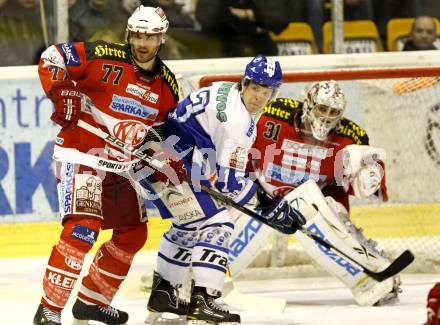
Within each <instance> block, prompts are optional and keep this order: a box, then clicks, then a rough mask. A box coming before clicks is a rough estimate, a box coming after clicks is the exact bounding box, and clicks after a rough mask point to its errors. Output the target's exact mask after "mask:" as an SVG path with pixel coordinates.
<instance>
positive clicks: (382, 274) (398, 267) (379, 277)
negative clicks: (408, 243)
mask: <svg viewBox="0 0 440 325" xmlns="http://www.w3.org/2000/svg"><path fill="white" fill-rule="evenodd" d="M77 125H78V126H79V127H81V128H83V129H84V130H87V131H89V132H91V133H93V134H95V135H97V136H98V137H100V138H101V139H103V140H104V141H106V142H108V143H109V144H111V145H113V146H115V147H118V148H120V149H122V150H124V151H125V152H127V153H130V154H132V155H134V156H136V157H137V158H139V159H141V160H144V161H146V162H147V163H148V164H150V165H151V166H153V167H155V168H157V169H161V168H162V167H163V166H164V163H162V162H161V161H159V160H157V159H152V158H151V157H150V156H149V155H148V154H147V153H143V152H142V151H140V150H138V149H136V148H134V147H133V146H131V145H128V144H126V143H125V142H123V141H121V140H119V139H118V138H116V137H115V136H112V135H110V134H108V133H106V132H104V131H103V130H101V129H100V128H97V127H95V126H93V125H91V124H89V123H87V122H85V121H83V120H79V121H78V124H77ZM186 181H187V182H188V184H190V185H192V186H194V185H193V183H192V181H191V179H190V178H189V177H187V178H186ZM199 188H200V189H201V190H202V191H205V192H207V193H208V194H210V195H211V196H212V197H213V198H215V199H217V200H218V201H220V202H222V203H224V204H226V205H229V206H231V207H233V208H235V209H237V210H239V211H241V212H243V213H245V214H247V215H248V216H250V217H252V218H255V219H257V220H258V221H260V222H262V223H264V224H266V225H268V226H269V227H271V225H270V224H269V223H268V222H267V220H266V219H265V218H264V217H262V216H261V215H259V214H258V213H256V212H255V211H253V210H251V209H248V208H246V207H244V206H241V205H239V204H238V203H236V202H234V201H233V200H232V199H231V198H229V197H227V196H225V195H223V194H221V193H220V192H217V191H215V190H214V189H212V188H209V187H206V186H200V187H199ZM310 210H313V212H312V211H307V213H317V212H319V210H318V207H317V206H316V205H313V206H312V207H310ZM299 231H301V232H302V233H304V234H305V235H306V236H308V237H310V238H311V239H313V240H314V241H315V242H316V243H318V244H319V245H322V246H324V247H326V248H328V249H331V250H333V251H335V252H337V253H338V254H340V255H342V256H344V257H345V258H347V259H349V260H350V261H352V262H354V263H356V265H358V266H359V267H360V268H362V271H363V272H364V273H365V274H367V275H368V276H370V277H371V278H373V279H374V280H376V281H378V282H382V281H384V280H385V279H388V278H389V277H392V276H394V275H396V274H397V273H399V272H401V271H402V270H403V269H405V268H406V267H407V266H408V265H410V264H411V263H412V261H413V260H414V255H413V254H412V253H411V251H409V250H405V251H404V252H403V253H402V254H400V255H399V256H398V257H397V258H396V259H395V260H394V261H393V262H392V263H391V264H390V265H389V266H388V267H387V268H385V269H384V270H382V271H379V272H375V271H372V270H369V269H368V268H367V267H365V266H363V265H362V264H360V263H359V262H358V261H356V260H354V259H353V258H352V257H350V256H348V255H347V254H345V253H344V252H342V251H341V250H340V249H338V248H337V247H335V246H333V245H332V244H331V243H330V242H327V241H325V240H323V239H322V238H320V237H319V236H317V235H315V234H314V233H312V232H311V231H310V230H308V229H306V228H304V227H301V228H300V229H299Z"/></svg>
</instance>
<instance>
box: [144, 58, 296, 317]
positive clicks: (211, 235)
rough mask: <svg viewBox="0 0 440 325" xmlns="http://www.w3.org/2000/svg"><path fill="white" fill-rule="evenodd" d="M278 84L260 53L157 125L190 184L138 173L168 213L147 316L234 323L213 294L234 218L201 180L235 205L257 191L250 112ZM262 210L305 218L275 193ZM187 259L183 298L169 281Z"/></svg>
mask: <svg viewBox="0 0 440 325" xmlns="http://www.w3.org/2000/svg"><path fill="white" fill-rule="evenodd" d="M281 84H282V72H281V67H280V64H279V62H276V61H274V60H271V59H269V58H266V57H264V56H262V55H259V56H257V57H255V58H254V59H253V60H252V61H251V62H250V63H249V64H248V65H247V66H246V70H245V75H244V78H243V80H242V81H241V82H240V83H238V84H237V83H231V82H218V83H214V84H213V85H212V86H210V87H206V88H202V89H200V90H198V91H196V92H194V93H192V94H190V95H189V96H188V97H187V98H186V99H185V100H183V101H182V102H180V103H179V105H178V107H177V108H176V109H175V110H174V111H172V112H171V113H170V116H169V120H168V121H167V122H166V123H165V124H164V125H163V127H162V131H163V135H164V138H165V139H167V140H166V141H165V147H166V146H167V144H172V145H173V147H174V148H173V150H176V151H177V152H178V155H179V156H180V158H182V160H183V162H184V164H185V168H186V170H187V173H188V176H189V177H190V178H191V182H192V184H193V185H194V186H192V185H189V184H188V183H186V182H183V183H181V184H180V185H179V186H176V187H174V186H170V185H169V184H168V183H163V182H155V181H154V179H151V178H150V179H149V180H150V181H149V182H147V181H145V180H143V181H141V185H142V186H143V187H144V188H145V189H146V190H147V192H148V193H149V194H150V195H154V196H155V199H154V198H151V197H150V199H153V202H154V203H155V204H156V206H157V207H158V209H159V211H160V214H161V216H162V217H163V218H172V226H171V228H170V229H169V230H168V231H167V232H166V233H165V234H164V236H163V238H162V240H161V242H160V245H159V252H158V259H157V272H155V273H154V278H153V286H152V287H153V290H152V293H151V296H150V299H149V302H148V309H149V311H150V314H149V318H148V319H147V322H150V323H153V322H155V321H157V317H158V316H159V314H160V313H163V312H172V313H175V314H179V315H182V316H183V315H187V318H188V320H189V322H190V323H193V324H203V321H208V322H209V323H210V324H212V323H214V324H217V323H223V322H227V323H240V316H239V315H237V314H231V313H229V312H228V311H226V310H224V309H222V308H221V307H219V306H218V305H217V304H216V303H215V301H214V300H215V299H216V298H218V297H219V296H220V292H221V291H222V288H223V285H224V281H225V277H226V271H227V265H228V253H229V238H230V237H231V234H232V231H233V229H234V223H233V221H232V220H231V217H230V215H229V212H228V210H227V209H226V208H225V207H224V206H222V205H220V204H219V203H218V202H216V201H215V200H214V199H212V198H211V196H210V195H209V194H208V193H206V192H201V191H200V190H199V188H200V185H202V186H207V187H214V188H215V189H216V190H217V191H219V192H221V193H223V194H224V195H226V196H228V197H229V198H231V199H233V200H234V201H235V202H236V203H238V204H240V205H243V204H245V203H246V202H247V201H248V200H249V199H250V198H251V197H252V196H253V195H254V194H255V193H256V191H257V188H258V185H257V184H256V183H254V182H253V181H252V180H251V179H250V178H249V177H248V174H247V172H246V166H247V162H248V154H249V150H250V149H251V147H252V144H253V142H254V140H255V138H256V122H255V117H257V116H258V115H259V114H260V113H261V111H262V109H263V108H264V106H265V105H267V104H268V103H269V102H270V101H271V100H273V99H274V98H275V97H276V94H277V92H278V89H279V87H280V86H281ZM176 136H177V138H176ZM173 137H174V138H173ZM173 139H177V141H174V142H173V141H172V140H173ZM148 193H147V194H148ZM261 212H262V213H261V214H262V215H263V216H264V217H265V218H266V219H267V221H268V223H269V224H270V225H271V226H272V227H274V228H276V229H278V230H280V231H282V232H286V233H289V232H290V233H293V232H295V230H296V229H297V228H298V227H300V226H301V225H303V224H304V223H305V220H304V218H303V217H302V215H301V214H299V213H298V212H297V211H296V210H295V209H293V208H291V207H290V205H289V204H288V203H287V202H286V201H285V200H283V199H282V198H280V197H279V198H277V199H275V200H272V201H271V202H270V204H268V205H267V206H266V207H265V208H264V209H262V211H261ZM190 266H191V267H192V272H193V280H194V288H193V290H192V294H191V301H190V303H189V305H188V303H186V302H185V301H183V300H181V299H179V298H178V296H176V294H175V292H174V287H175V286H176V285H180V284H182V282H183V280H184V278H185V276H186V274H187V272H188V270H189V267H190Z"/></svg>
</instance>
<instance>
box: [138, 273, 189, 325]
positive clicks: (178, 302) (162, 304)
mask: <svg viewBox="0 0 440 325" xmlns="http://www.w3.org/2000/svg"><path fill="white" fill-rule="evenodd" d="M188 307H189V304H188V302H186V301H185V300H183V299H180V298H179V297H178V291H177V288H176V287H174V286H172V285H171V284H170V283H169V282H168V281H167V280H165V279H163V278H162V277H161V276H160V274H159V273H157V272H154V275H153V286H152V291H151V294H150V299H149V300H148V306H147V308H148V317H147V319H146V320H145V323H147V324H156V323H160V324H163V323H165V324H186V314H187V313H188Z"/></svg>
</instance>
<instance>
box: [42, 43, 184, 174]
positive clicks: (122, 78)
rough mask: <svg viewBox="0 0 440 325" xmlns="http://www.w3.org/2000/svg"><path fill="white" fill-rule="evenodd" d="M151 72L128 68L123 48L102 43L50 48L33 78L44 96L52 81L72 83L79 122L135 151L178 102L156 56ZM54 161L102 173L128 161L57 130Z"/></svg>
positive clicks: (73, 132) (79, 134)
mask: <svg viewBox="0 0 440 325" xmlns="http://www.w3.org/2000/svg"><path fill="white" fill-rule="evenodd" d="M156 59H157V61H156V66H155V70H154V71H153V72H151V73H148V72H146V71H142V70H140V69H139V68H138V67H137V66H136V65H134V64H132V59H131V57H130V54H129V50H128V46H127V45H123V44H111V43H106V42H103V41H97V42H91V43H83V42H78V43H63V44H57V45H52V46H50V47H49V48H48V49H47V50H46V51H45V52H44V53H43V54H42V56H41V59H40V63H39V67H38V73H39V76H40V79H41V83H42V85H43V88H44V91H45V92H46V94H49V91H50V90H51V87H52V85H53V84H54V83H55V82H57V81H58V80H63V79H71V80H74V81H76V82H77V86H78V88H79V90H80V91H81V92H82V93H83V94H84V105H82V106H83V107H82V108H81V116H80V118H81V119H82V120H84V121H85V122H88V123H89V124H92V125H93V126H95V127H99V128H100V129H102V130H103V131H104V132H106V133H108V134H111V135H113V136H115V137H117V138H118V139H119V140H121V141H123V142H124V143H127V144H130V145H132V146H134V147H138V146H140V145H141V144H142V142H143V141H144V139H145V137H146V134H147V132H148V130H149V128H150V127H151V126H152V125H155V124H158V123H161V122H163V121H164V120H165V118H166V115H167V113H168V111H169V110H170V109H172V108H174V107H175V106H176V105H177V102H178V85H177V81H176V79H175V76H174V74H173V73H171V71H170V70H169V69H168V67H167V66H166V65H165V64H164V63H163V62H162V61H161V60H160V59H159V58H158V57H157V58H156ZM54 159H55V160H58V161H69V162H72V163H81V164H83V165H87V166H90V167H93V168H97V169H102V170H108V171H123V170H126V169H128V168H129V166H130V160H131V157H127V155H126V154H124V153H123V152H122V151H120V150H119V149H118V148H116V147H114V146H111V145H109V144H108V143H106V142H105V141H104V140H102V139H101V138H99V137H98V136H96V135H94V134H92V133H90V132H88V131H86V130H83V129H81V128H80V127H76V128H73V129H61V131H60V132H59V133H58V136H57V138H56V140H55V149H54Z"/></svg>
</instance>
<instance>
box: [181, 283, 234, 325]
mask: <svg viewBox="0 0 440 325" xmlns="http://www.w3.org/2000/svg"><path fill="white" fill-rule="evenodd" d="M219 297H220V295H211V294H209V293H208V292H207V290H206V288H203V287H194V291H193V293H192V295H191V302H190V304H189V311H188V316H187V318H188V323H187V324H188V325H205V324H210V325H212V324H214V325H217V324H219V325H226V324H230V325H232V324H240V315H238V314H232V313H230V312H229V311H227V310H226V309H223V308H221V307H220V306H219V305H218V304H217V303H216V302H215V299H217V298H219Z"/></svg>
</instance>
